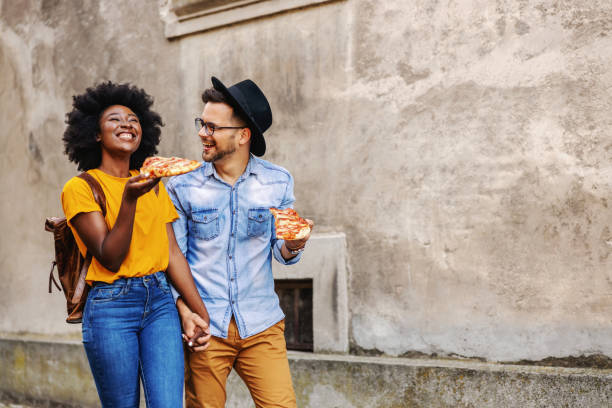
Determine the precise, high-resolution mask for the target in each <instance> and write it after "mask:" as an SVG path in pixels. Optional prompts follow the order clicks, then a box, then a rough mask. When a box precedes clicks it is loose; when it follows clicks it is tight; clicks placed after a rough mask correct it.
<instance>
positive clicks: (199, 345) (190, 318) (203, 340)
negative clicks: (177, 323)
mask: <svg viewBox="0 0 612 408" xmlns="http://www.w3.org/2000/svg"><path fill="white" fill-rule="evenodd" d="M176 307H177V309H178V311H179V316H180V317H181V325H182V326H183V340H184V341H186V342H189V341H190V340H193V337H194V336H195V335H196V330H197V329H198V328H199V329H200V331H201V332H202V333H203V334H202V335H200V337H198V338H197V339H195V340H193V342H194V344H193V346H191V345H190V346H189V347H190V348H191V349H192V350H193V351H203V350H206V349H207V348H208V346H209V345H210V337H211V336H210V327H209V325H208V323H207V322H206V321H205V320H204V319H202V318H201V317H200V316H199V315H198V314H197V313H193V312H192V311H191V310H189V308H188V307H187V305H185V303H184V302H183V300H182V299H180V298H179V299H178V301H177V303H176Z"/></svg>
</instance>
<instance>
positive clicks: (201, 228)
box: [191, 208, 219, 240]
mask: <svg viewBox="0 0 612 408" xmlns="http://www.w3.org/2000/svg"><path fill="white" fill-rule="evenodd" d="M191 220H192V221H193V222H192V224H191V232H192V233H193V236H194V237H196V238H200V239H204V240H211V239H213V238H216V237H218V236H219V210H217V209H216V208H213V209H208V210H197V211H195V210H194V211H192V212H191Z"/></svg>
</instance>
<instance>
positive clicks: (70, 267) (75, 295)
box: [45, 173, 106, 323]
mask: <svg viewBox="0 0 612 408" xmlns="http://www.w3.org/2000/svg"><path fill="white" fill-rule="evenodd" d="M78 177H80V178H82V179H83V180H85V181H86V182H87V184H89V186H90V187H91V191H92V192H93V195H94V199H95V200H96V202H97V203H98V205H99V206H100V208H101V209H102V216H106V196H105V195H104V191H102V187H101V186H100V183H98V181H97V180H96V179H95V178H93V177H92V176H91V175H90V174H88V173H81V174H79V176H78ZM45 230H46V231H50V232H52V233H53V238H54V239H55V260H54V261H53V262H52V264H51V272H50V273H49V293H51V291H52V283H54V284H55V286H56V287H57V288H58V289H59V290H63V292H64V296H66V309H67V311H68V317H67V318H66V323H81V321H82V320H83V309H84V308H85V301H86V300H87V292H88V291H89V287H88V286H87V283H86V282H85V276H86V275H87V269H89V264H90V263H91V254H90V253H87V254H86V256H85V257H83V255H81V252H80V251H79V248H78V246H77V243H76V241H75V239H74V235H72V230H71V229H70V227H69V226H68V223H67V222H66V218H64V217H61V218H59V217H50V218H47V219H46V221H45ZM55 266H57V274H58V277H59V281H60V284H61V288H60V285H58V283H57V281H56V280H55V277H54V276H53V268H54V267H55Z"/></svg>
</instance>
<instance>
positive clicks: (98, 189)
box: [78, 171, 106, 217]
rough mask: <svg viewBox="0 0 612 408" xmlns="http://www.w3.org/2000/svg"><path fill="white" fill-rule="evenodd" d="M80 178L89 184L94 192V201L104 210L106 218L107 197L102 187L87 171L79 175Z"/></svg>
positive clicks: (103, 213) (103, 214)
mask: <svg viewBox="0 0 612 408" xmlns="http://www.w3.org/2000/svg"><path fill="white" fill-rule="evenodd" d="M78 177H80V178H82V179H83V180H85V181H86V182H87V184H89V187H90V188H91V191H92V192H93V196H94V199H95V200H96V203H98V205H99V206H100V209H101V210H102V216H103V217H106V195H105V194H104V190H102V186H101V185H100V183H98V180H96V179H95V178H94V177H93V176H92V175H91V174H89V173H87V172H86V171H84V172H83V173H81V174H79V176H78Z"/></svg>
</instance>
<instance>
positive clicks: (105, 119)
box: [98, 105, 142, 154]
mask: <svg viewBox="0 0 612 408" xmlns="http://www.w3.org/2000/svg"><path fill="white" fill-rule="evenodd" d="M141 137H142V128H141V127H140V120H138V116H136V114H135V113H134V112H132V110H131V109H130V108H128V107H126V106H123V105H113V106H109V107H108V108H106V110H104V112H102V115H101V116H100V133H99V134H98V140H99V141H100V142H101V145H102V149H104V150H106V151H108V152H109V153H110V152H116V153H120V152H123V153H129V154H132V153H134V152H135V151H136V150H138V146H140V140H141Z"/></svg>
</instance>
